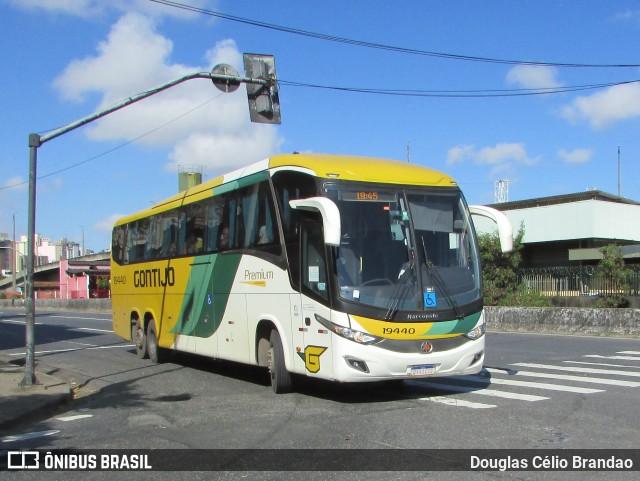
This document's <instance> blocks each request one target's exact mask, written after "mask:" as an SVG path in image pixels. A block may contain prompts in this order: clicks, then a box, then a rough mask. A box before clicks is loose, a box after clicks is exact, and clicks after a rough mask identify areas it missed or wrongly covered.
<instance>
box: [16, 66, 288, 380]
mask: <svg viewBox="0 0 640 481" xmlns="http://www.w3.org/2000/svg"><path fill="white" fill-rule="evenodd" d="M244 65H245V74H247V75H252V74H253V75H254V78H251V77H239V76H238V74H237V71H236V70H235V69H234V68H233V67H231V66H230V65H224V64H223V65H218V66H216V67H214V68H213V70H212V71H211V72H198V73H194V74H190V75H185V76H183V77H180V78H178V79H176V80H173V81H171V82H167V83H165V84H162V85H160V86H158V87H156V88H154V89H151V90H147V91H145V92H141V93H139V94H137V95H134V96H132V97H129V98H128V99H125V100H123V101H122V102H120V103H118V104H116V105H114V106H112V107H110V108H108V109H105V110H102V111H100V112H97V113H95V114H93V115H89V116H87V117H84V118H82V119H80V120H77V121H75V122H72V123H71V124H69V125H67V126H65V127H61V128H59V129H57V130H54V131H53V132H50V133H48V134H45V135H39V134H34V133H32V134H29V199H28V217H27V278H26V282H25V288H26V298H25V305H26V310H27V312H26V326H25V339H26V359H25V374H24V378H23V379H22V381H21V382H20V384H21V385H32V384H36V383H37V380H36V375H35V356H34V353H35V333H34V330H35V317H36V316H35V293H34V289H33V277H34V265H35V259H34V257H35V235H36V178H37V174H36V172H37V165H38V148H39V147H40V146H41V145H42V144H44V143H45V142H48V141H49V140H53V139H55V138H56V137H59V136H61V135H63V134H66V133H68V132H71V131H72V130H75V129H77V128H78V127H81V126H83V125H86V124H88V123H90V122H93V121H94V120H98V119H100V118H102V117H104V116H106V115H108V114H110V113H113V112H115V111H117V110H120V109H122V108H124V107H127V106H128V105H131V104H133V103H135V102H138V101H139V100H142V99H145V98H147V97H150V96H152V95H154V94H157V93H159V92H162V91H164V90H167V89H168V88H171V87H174V86H176V85H178V84H180V83H182V82H185V81H187V80H192V79H196V78H205V79H209V80H211V81H213V83H214V85H215V86H216V87H218V88H219V89H220V90H222V91H224V92H233V91H234V90H236V88H237V86H238V85H239V84H240V83H244V84H247V96H248V99H249V110H250V114H251V121H252V122H264V123H271V124H279V123H280V103H279V99H278V84H277V80H276V69H275V59H274V58H273V56H267V55H257V54H244ZM249 86H258V87H257V88H252V89H249Z"/></svg>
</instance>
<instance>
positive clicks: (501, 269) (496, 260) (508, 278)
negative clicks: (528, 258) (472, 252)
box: [478, 225, 550, 306]
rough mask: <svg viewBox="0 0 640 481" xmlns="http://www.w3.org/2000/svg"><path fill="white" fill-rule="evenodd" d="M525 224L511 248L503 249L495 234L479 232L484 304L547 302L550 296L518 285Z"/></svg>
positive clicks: (515, 237) (530, 304)
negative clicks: (510, 249) (505, 250)
mask: <svg viewBox="0 0 640 481" xmlns="http://www.w3.org/2000/svg"><path fill="white" fill-rule="evenodd" d="M523 238H524V226H523V225H520V229H519V230H518V232H517V234H516V235H515V236H514V238H513V250H512V251H511V252H502V250H501V249H500V239H499V238H498V234H497V233H494V234H480V235H479V236H478V244H479V246H480V260H481V262H482V284H483V289H484V304H485V305H487V306H548V305H550V301H549V299H547V298H545V297H544V296H542V295H541V294H540V293H539V292H535V291H531V290H529V289H526V288H524V286H519V285H518V268H519V267H520V264H521V263H522V253H521V251H522V248H523V247H524V245H523V243H522V239H523Z"/></svg>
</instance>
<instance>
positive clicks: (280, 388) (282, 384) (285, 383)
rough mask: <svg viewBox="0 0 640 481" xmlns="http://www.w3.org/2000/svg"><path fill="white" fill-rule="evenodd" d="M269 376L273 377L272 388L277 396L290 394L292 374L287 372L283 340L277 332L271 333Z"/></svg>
mask: <svg viewBox="0 0 640 481" xmlns="http://www.w3.org/2000/svg"><path fill="white" fill-rule="evenodd" d="M269 344H270V345H269V364H268V365H269V374H270V376H271V387H272V388H273V392H275V393H276V394H282V393H286V392H290V391H291V388H292V386H293V384H292V382H291V374H290V373H289V371H287V366H286V365H285V363H284V349H283V348H282V340H281V339H280V334H279V333H278V331H277V330H275V329H274V330H273V331H271V337H270V339H269Z"/></svg>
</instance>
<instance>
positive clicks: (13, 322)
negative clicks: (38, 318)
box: [0, 319, 42, 326]
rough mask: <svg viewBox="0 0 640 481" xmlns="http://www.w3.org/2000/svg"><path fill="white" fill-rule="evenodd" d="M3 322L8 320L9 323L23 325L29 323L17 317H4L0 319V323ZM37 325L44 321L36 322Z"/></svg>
mask: <svg viewBox="0 0 640 481" xmlns="http://www.w3.org/2000/svg"><path fill="white" fill-rule="evenodd" d="M2 322H6V323H8V324H22V325H24V324H26V323H27V321H16V320H15V319H2V320H1V321H0V323H2ZM35 325H36V326H41V325H42V323H41V322H36V323H35Z"/></svg>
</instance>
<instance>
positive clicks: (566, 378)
mask: <svg viewBox="0 0 640 481" xmlns="http://www.w3.org/2000/svg"><path fill="white" fill-rule="evenodd" d="M487 371H489V372H492V373H493V372H495V373H503V372H504V371H503V370H500V369H493V368H488V369H487ZM511 375H513V376H526V377H541V378H545V379H560V380H564V381H578V382H587V383H594V384H608V385H611V386H624V387H640V382H632V381H618V380H616V379H604V378H600V377H587V376H571V375H569V374H551V373H547V372H534V371H515V372H514V373H513V374H511Z"/></svg>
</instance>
